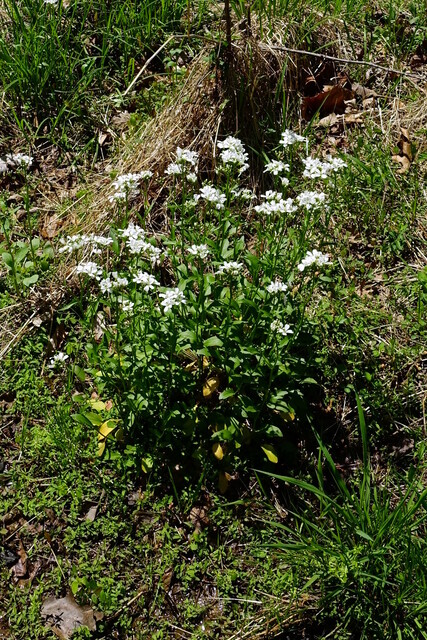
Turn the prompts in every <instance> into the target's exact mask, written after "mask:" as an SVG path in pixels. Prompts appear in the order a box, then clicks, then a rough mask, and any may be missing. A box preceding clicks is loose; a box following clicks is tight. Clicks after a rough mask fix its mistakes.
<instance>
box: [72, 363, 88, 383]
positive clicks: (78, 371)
mask: <svg viewBox="0 0 427 640" xmlns="http://www.w3.org/2000/svg"><path fill="white" fill-rule="evenodd" d="M73 373H74V375H75V376H76V378H77V379H78V380H80V382H84V381H85V380H86V374H85V372H84V370H83V369H82V368H81V367H79V365H77V364H75V365H74V366H73Z"/></svg>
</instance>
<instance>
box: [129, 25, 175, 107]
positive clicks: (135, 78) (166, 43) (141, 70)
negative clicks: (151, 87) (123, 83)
mask: <svg viewBox="0 0 427 640" xmlns="http://www.w3.org/2000/svg"><path fill="white" fill-rule="evenodd" d="M174 38H175V36H170V37H169V38H168V39H167V40H166V42H164V43H163V44H162V46H161V47H159V48H158V49H157V51H155V52H154V53H153V55H152V56H150V58H148V60H147V62H146V63H145V64H144V65H143V66H142V67H141V69H140V70H139V71H138V73H137V74H136V76H135V77H134V79H133V80H132V82H131V83H130V85H129V86H128V88H127V89H126V90H125V92H124V93H123V95H124V96H125V95H126V94H127V93H129V91H130V90H131V89H132V87H133V85H134V84H135V82H136V81H137V80H138V78H139V77H140V75H141V74H142V73H144V71H145V70H146V68H147V67H148V65H149V64H150V62H151V61H152V60H154V58H155V57H156V56H158V55H159V53H160V51H161V50H162V49H164V48H165V47H166V45H168V44H169V42H170V41H171V40H173V39H174Z"/></svg>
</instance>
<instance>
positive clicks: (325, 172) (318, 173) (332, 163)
mask: <svg viewBox="0 0 427 640" xmlns="http://www.w3.org/2000/svg"><path fill="white" fill-rule="evenodd" d="M303 164H304V167H305V169H304V171H303V174H302V175H303V177H304V178H321V179H322V180H326V178H328V176H329V175H330V174H331V173H332V172H337V171H339V170H340V169H342V168H343V167H346V166H347V164H346V163H345V162H344V160H341V158H332V157H331V156H328V157H327V159H326V162H322V161H321V160H319V159H318V158H311V157H310V156H309V157H308V158H305V159H303Z"/></svg>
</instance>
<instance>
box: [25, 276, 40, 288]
mask: <svg viewBox="0 0 427 640" xmlns="http://www.w3.org/2000/svg"><path fill="white" fill-rule="evenodd" d="M38 279H39V276H38V274H37V273H34V274H33V275H32V276H29V277H28V278H24V279H23V281H22V284H23V285H24V286H25V287H30V286H31V285H32V284H35V283H36V282H37V280H38Z"/></svg>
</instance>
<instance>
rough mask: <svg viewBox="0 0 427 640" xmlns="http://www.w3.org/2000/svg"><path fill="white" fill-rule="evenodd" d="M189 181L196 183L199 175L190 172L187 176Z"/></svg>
mask: <svg viewBox="0 0 427 640" xmlns="http://www.w3.org/2000/svg"><path fill="white" fill-rule="evenodd" d="M186 178H187V180H188V182H191V183H192V184H195V183H196V182H197V175H196V174H195V173H193V172H192V173H189V174H187V176H186Z"/></svg>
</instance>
